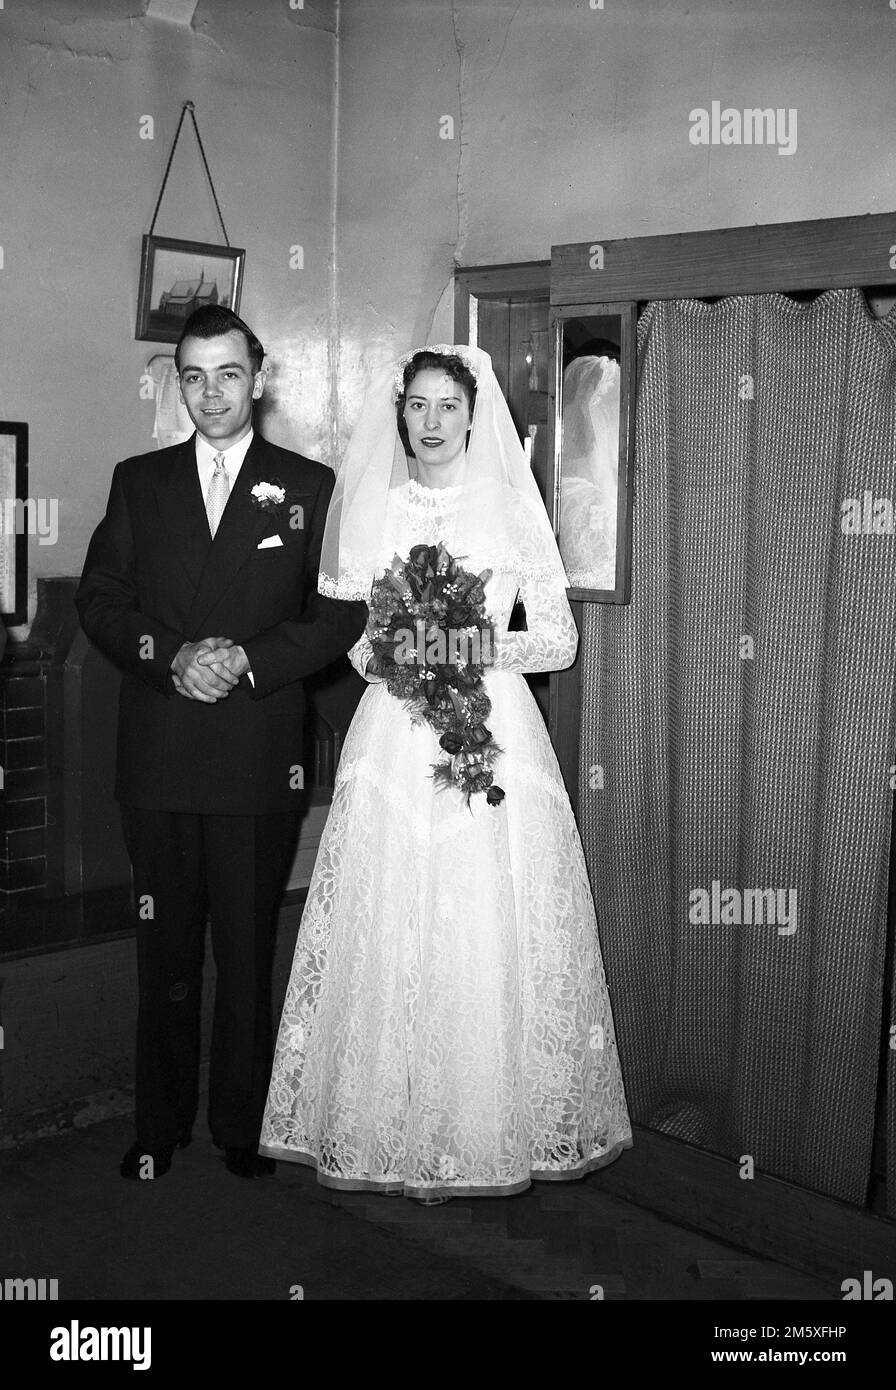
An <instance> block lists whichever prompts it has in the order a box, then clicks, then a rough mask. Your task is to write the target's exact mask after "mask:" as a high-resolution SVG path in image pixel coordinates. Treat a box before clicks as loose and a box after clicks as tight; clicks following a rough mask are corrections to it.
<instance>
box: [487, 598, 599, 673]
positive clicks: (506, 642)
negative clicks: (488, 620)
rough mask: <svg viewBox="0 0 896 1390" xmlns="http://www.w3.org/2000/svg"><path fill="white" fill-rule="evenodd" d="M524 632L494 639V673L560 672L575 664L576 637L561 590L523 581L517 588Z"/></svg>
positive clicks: (501, 634)
mask: <svg viewBox="0 0 896 1390" xmlns="http://www.w3.org/2000/svg"><path fill="white" fill-rule="evenodd" d="M520 598H521V599H522V601H523V604H524V605H525V609H526V627H527V631H526V632H502V633H499V634H498V636H497V637H496V639H495V661H494V667H495V670H497V671H518V672H520V673H521V674H522V675H527V674H531V673H532V672H534V671H562V670H563V669H564V668H565V667H567V666H571V665H572V663H573V662H574V661H575V657H576V648H577V646H578V641H579V635H578V632H577V631H576V625H575V620H574V618H573V616H572V609H571V608H570V606H569V602H568V600H567V597H566V591H565V590H564V589H558V588H557V587H556V586H555V585H553V584H549V583H548V584H546V583H545V582H544V581H543V580H539V579H531V580H530V579H527V580H525V581H524V583H523V584H522V585H521V587H520Z"/></svg>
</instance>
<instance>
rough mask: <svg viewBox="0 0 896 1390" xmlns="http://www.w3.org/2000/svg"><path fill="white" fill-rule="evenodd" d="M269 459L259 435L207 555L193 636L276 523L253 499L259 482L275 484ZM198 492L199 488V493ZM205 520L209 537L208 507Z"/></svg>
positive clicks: (194, 607) (192, 622) (191, 622)
mask: <svg viewBox="0 0 896 1390" xmlns="http://www.w3.org/2000/svg"><path fill="white" fill-rule="evenodd" d="M266 458H267V445H266V443H265V441H264V440H263V439H262V438H261V436H260V435H259V434H256V435H255V436H254V438H253V440H252V443H251V444H250V446H249V450H248V452H247V454H246V457H245V458H244V459H243V466H242V468H241V469H240V471H239V473H238V475H237V479H236V482H235V483H234V485H233V487H232V489H231V491H230V496H229V497H228V499H227V506H226V507H225V508H224V513H223V515H222V517H221V520H220V522H219V523H218V529H217V531H216V532H215V539H214V541H213V542H212V543H211V545H210V546H209V548H208V551H207V554H206V560H205V564H204V566H203V567H202V574H201V576H200V578H199V586H198V588H197V590H196V595H195V597H194V599H193V605H192V608H191V609H190V618H189V625H190V629H191V631H193V632H198V630H199V628H200V627H201V626H202V624H203V622H204V621H205V619H206V617H207V616H208V614H209V613H210V612H211V610H212V609H213V608H214V606H215V604H216V603H217V602H218V600H219V599H220V598H221V595H222V594H223V593H224V592H225V590H226V589H228V588H229V587H230V585H231V584H233V583H235V581H236V579H237V577H238V575H239V571H240V569H241V568H242V566H243V565H244V564H245V563H246V561H247V560H248V558H249V556H250V554H251V553H252V551H253V550H254V549H255V547H256V546H257V545H258V542H259V541H260V540H261V537H262V536H263V535H264V532H265V530H266V529H268V528H269V527H270V524H271V522H272V520H273V517H272V516H271V513H270V512H266V511H263V510H262V509H261V508H260V507H257V506H256V505H255V503H254V501H253V499H252V488H253V487H254V486H255V484H256V483H257V482H271V481H272V479H271V478H270V477H266V476H265V461H266ZM194 471H195V470H194ZM198 490H199V489H198V486H197V492H198ZM202 517H203V521H204V522H205V526H206V533H208V521H207V518H206V515H205V505H204V504H203V507H202Z"/></svg>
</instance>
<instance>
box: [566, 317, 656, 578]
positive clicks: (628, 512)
mask: <svg viewBox="0 0 896 1390" xmlns="http://www.w3.org/2000/svg"><path fill="white" fill-rule="evenodd" d="M637 325H638V306H637V304H635V303H632V302H629V303H604V304H589V305H578V304H570V305H563V306H560V307H556V306H555V307H553V308H552V309H551V359H552V366H553V370H552V372H551V384H550V394H551V399H550V409H549V412H548V415H549V428H550V432H551V436H550V438H551V442H550V448H549V459H550V498H551V520H552V523H553V527H554V534H555V536H556V537H557V543H558V546H559V548H560V554H561V556H562V558H563V563H564V565H565V567H566V573H567V575H568V577H569V581H570V588H569V591H568V594H569V598H570V600H571V601H576V602H602V603H628V601H629V597H630V594H631V562H632V534H631V531H632V466H633V459H634V439H635V396H636V391H637V375H638V352H637ZM614 349H615V353H614ZM608 354H609V355H608ZM614 356H615V361H614V360H613V359H614ZM578 368H582V369H583V370H582V371H581V372H578V371H577V369H578ZM605 387H607V389H606V390H605V389H604V388H605ZM611 431H612V433H613V434H614V435H615V438H611V437H610V433H611Z"/></svg>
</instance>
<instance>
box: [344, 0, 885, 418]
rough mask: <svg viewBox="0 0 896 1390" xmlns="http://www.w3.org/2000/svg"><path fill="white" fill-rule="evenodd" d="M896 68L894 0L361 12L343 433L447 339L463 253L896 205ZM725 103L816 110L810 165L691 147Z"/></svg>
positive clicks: (465, 1)
mask: <svg viewBox="0 0 896 1390" xmlns="http://www.w3.org/2000/svg"><path fill="white" fill-rule="evenodd" d="M894 55H896V11H894V9H893V8H892V7H888V5H887V4H886V3H885V2H884V0H848V3H845V2H844V0H787V3H786V4H783V3H781V0H750V3H749V4H745V3H742V0H604V8H603V9H602V10H598V9H592V8H591V6H590V4H589V3H588V0H489V3H484V0H394V2H392V0H390V3H388V4H373V5H370V4H365V3H362V0H345V3H343V5H342V13H341V19H340V64H341V69H342V99H341V102H340V142H339V218H338V224H337V225H338V246H339V278H340V289H339V312H340V328H341V333H340V340H339V354H338V355H339V365H340V372H339V389H340V399H341V405H342V411H341V417H340V431H341V433H342V434H343V435H344V434H345V433H346V431H347V429H348V427H349V426H350V423H351V419H352V418H353V414H354V412H355V410H356V409H357V400H358V396H359V392H360V381H361V379H362V375H363V370H362V369H363V367H364V365H365V364H367V362H368V361H369V360H372V359H377V358H380V357H382V356H388V355H389V354H390V353H391V352H392V351H393V349H394V352H395V354H396V355H397V353H398V352H402V351H405V350H406V349H407V348H408V347H410V346H412V345H418V344H420V343H422V342H424V341H426V340H432V339H434V338H435V339H439V340H442V339H445V338H449V339H450V337H451V333H452V303H451V295H450V277H451V273H452V264H453V261H454V259H455V257H456V259H457V260H458V262H459V263H460V264H465V265H481V264H489V263H499V262H514V261H520V260H542V259H548V258H549V257H550V248H551V245H552V244H558V243H562V242H569V241H584V240H591V239H592V238H597V237H601V238H614V237H631V236H647V235H656V234H659V233H663V232H676V231H691V230H698V229H701V228H712V227H725V226H738V225H743V224H751V223H761V222H779V221H792V220H799V219H803V218H822V217H837V216H846V215H850V214H856V213H866V212H882V211H887V210H891V209H892V208H893V206H894V188H896V145H894V141H893V134H894V131H896V85H894V83H893V81H892V67H893V62H894ZM713 99H718V100H720V101H721V102H722V104H723V105H727V106H733V107H736V108H738V109H741V110H742V109H744V108H746V107H752V106H759V107H767V106H772V107H775V108H778V107H781V108H785V109H789V108H791V107H795V108H797V112H798V120H797V134H798V144H797V152H796V153H795V154H794V155H792V156H786V155H783V156H782V155H779V154H778V153H777V151H776V150H775V149H770V148H768V147H752V148H746V147H731V146H728V147H718V146H715V147H713V146H709V147H697V146H694V145H692V144H691V143H690V142H689V139H688V132H689V129H690V120H689V113H690V111H691V110H692V109H693V108H694V107H706V108H709V106H710V102H711V101H712V100H713ZM443 114H450V115H452V116H453V118H454V121H455V138H454V140H453V141H444V140H441V139H440V138H439V120H440V117H441V116H442V115H443Z"/></svg>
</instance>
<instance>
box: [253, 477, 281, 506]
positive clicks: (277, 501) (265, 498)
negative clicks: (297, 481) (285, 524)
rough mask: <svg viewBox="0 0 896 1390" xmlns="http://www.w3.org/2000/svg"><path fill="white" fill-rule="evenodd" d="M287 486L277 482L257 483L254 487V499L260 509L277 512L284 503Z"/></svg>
mask: <svg viewBox="0 0 896 1390" xmlns="http://www.w3.org/2000/svg"><path fill="white" fill-rule="evenodd" d="M285 497H286V490H285V488H282V487H279V486H278V485H277V483H256V484H255V486H254V487H253V489H252V501H253V502H254V504H255V506H256V507H258V509H259V511H262V512H276V511H278V510H279V508H280V507H281V506H282V505H283V501H284V499H285Z"/></svg>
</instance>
